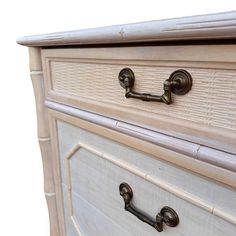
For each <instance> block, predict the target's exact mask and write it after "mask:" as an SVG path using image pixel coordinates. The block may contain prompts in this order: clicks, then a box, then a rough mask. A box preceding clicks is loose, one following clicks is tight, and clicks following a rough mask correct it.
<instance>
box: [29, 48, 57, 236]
mask: <svg viewBox="0 0 236 236" xmlns="http://www.w3.org/2000/svg"><path fill="white" fill-rule="evenodd" d="M29 55H30V71H31V72H30V75H31V79H32V84H33V88H34V93H35V101H36V108H37V120H38V139H39V145H40V149H41V155H42V161H43V169H44V190H45V197H46V200H47V205H48V210H49V219H50V235H51V236H59V235H60V231H59V224H58V212H57V209H58V207H57V199H56V192H55V185H54V176H53V167H52V159H51V154H52V153H51V139H50V133H49V126H48V116H47V112H46V109H45V107H44V100H45V97H44V82H43V72H42V64H41V53H40V49H38V48H29Z"/></svg>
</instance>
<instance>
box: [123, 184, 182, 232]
mask: <svg viewBox="0 0 236 236" xmlns="http://www.w3.org/2000/svg"><path fill="white" fill-rule="evenodd" d="M119 190H120V195H121V196H122V197H123V199H124V202H125V207H124V208H125V210H126V211H129V212H130V213H132V214H133V215H135V216H136V217H137V218H138V219H140V220H141V221H143V222H145V223H147V224H149V225H151V226H152V227H154V228H155V229H156V230H157V231H158V232H162V231H163V223H165V224H166V225H168V226H170V227H175V226H177V225H178V224H179V217H178V215H177V213H176V212H175V211H174V210H173V209H172V208H170V207H168V206H164V207H163V208H162V209H161V211H160V212H159V213H158V214H157V215H156V220H153V219H152V218H151V217H149V216H147V215H145V214H144V213H142V212H141V211H139V210H137V209H136V207H134V206H133V205H132V202H131V200H132V198H133V191H132V188H131V187H130V186H129V185H128V184H127V183H121V184H120V186H119Z"/></svg>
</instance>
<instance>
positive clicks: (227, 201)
mask: <svg viewBox="0 0 236 236" xmlns="http://www.w3.org/2000/svg"><path fill="white" fill-rule="evenodd" d="M57 128H58V139H59V140H58V142H59V149H60V152H59V153H60V164H61V176H62V189H63V199H64V213H65V219H66V228H67V235H68V236H77V235H89V236H106V235H107V236H108V235H111V234H112V235H116V236H124V235H125V236H126V235H127V236H128V235H135V236H138V235H139V236H143V235H150V236H151V235H153V236H154V235H157V234H158V232H157V230H155V229H154V228H153V227H151V226H149V225H148V224H145V223H143V222H142V221H140V220H139V219H138V218H136V217H135V216H134V215H132V214H131V213H130V212H128V211H125V210H124V200H123V198H122V197H121V196H120V193H119V186H120V184H121V183H122V182H126V183H128V184H129V185H130V186H131V187H132V190H133V199H132V204H133V205H134V206H135V207H136V208H137V209H139V210H140V211H141V212H142V213H145V214H147V215H148V216H150V218H151V219H152V220H155V217H156V215H157V213H158V212H159V211H160V210H161V208H162V207H164V206H169V207H171V208H173V209H174V210H175V212H176V213H177V214H178V217H179V224H178V225H177V226H176V227H168V226H167V225H166V224H163V232H162V234H163V235H173V236H177V235H179V236H180V235H181V236H189V235H191V236H195V235H196V236H198V235H201V236H222V235H225V236H234V235H235V230H236V226H235V224H236V202H235V198H236V192H235V189H233V188H230V187H226V186H222V185H220V184H218V183H216V182H213V181H211V180H209V179H207V178H203V177H200V176H198V175H195V174H193V173H192V172H188V171H186V170H183V169H181V168H177V167H176V166H172V165H170V164H168V163H166V162H163V161H160V160H158V159H157V158H154V157H151V156H147V155H146V154H144V153H142V152H138V151H137V150H134V149H131V148H128V147H126V146H124V145H121V144H118V143H115V142H113V141H111V140H108V139H106V138H103V137H101V136H98V135H95V134H93V133H90V132H88V131H86V130H84V129H81V128H79V127H75V126H72V125H70V124H67V123H64V122H61V121H58V122H57Z"/></svg>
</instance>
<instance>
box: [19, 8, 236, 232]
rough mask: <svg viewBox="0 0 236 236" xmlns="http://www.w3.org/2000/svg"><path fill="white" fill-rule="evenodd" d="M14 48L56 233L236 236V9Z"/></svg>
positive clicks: (51, 37)
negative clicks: (24, 68)
mask: <svg viewBox="0 0 236 236" xmlns="http://www.w3.org/2000/svg"><path fill="white" fill-rule="evenodd" d="M17 42H18V43H19V44H21V45H24V46H27V47H28V49H29V57H30V75H31V79H32V84H33V88H34V93H35V100H36V110H37V118H38V139H39V144H40V148H41V153H42V160H43V168H44V179H45V196H46V199H47V204H48V210H49V219H50V235H51V236H111V235H113V236H154V235H163V236H235V235H236V12H227V13H220V14H212V15H203V16H194V17H185V18H178V19H168V20H160V21H151V22H143V23H136V24H128V25H118V26H111V27H103V28H96V29H87V30H78V31H70V32H61V33H52V34H46V35H36V36H26V37H21V38H19V39H18V40H17Z"/></svg>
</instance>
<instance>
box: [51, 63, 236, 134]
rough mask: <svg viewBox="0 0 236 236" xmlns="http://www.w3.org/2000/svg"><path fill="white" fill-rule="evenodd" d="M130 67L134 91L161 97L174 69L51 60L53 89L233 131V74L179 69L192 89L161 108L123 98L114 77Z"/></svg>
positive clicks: (235, 101) (235, 92) (235, 74)
mask: <svg viewBox="0 0 236 236" xmlns="http://www.w3.org/2000/svg"><path fill="white" fill-rule="evenodd" d="M124 67H130V68H131V69H132V70H133V71H134V73H135V77H136V81H135V91H137V92H145V93H153V94H158V95H161V94H162V93H163V82H164V80H165V79H167V78H168V77H169V75H170V74H171V73H172V72H173V71H174V70H177V69H180V68H177V67H160V66H146V65H142V66H133V65H132V66H131V65H126V66H124V65H118V64H117V65H116V64H100V63H96V64H93V63H83V62H59V61H51V75H52V78H51V79H52V85H53V90H54V91H57V92H60V93H63V94H70V95H73V96H78V97H83V98H88V94H90V96H91V94H92V99H94V100H96V101H101V102H104V103H112V104H116V105H119V106H123V107H132V108H135V109H140V110H142V111H146V112H149V113H150V112H151V113H154V114H161V115H166V116H168V117H173V118H180V119H183V120H188V121H194V122H197V123H199V124H205V125H209V126H216V127H222V128H227V129H231V130H235V129H236V71H235V70H222V69H203V68H181V69H186V70H187V71H188V72H190V74H191V75H192V77H193V87H192V90H191V91H190V92H189V93H188V94H186V95H184V96H176V95H173V100H174V103H173V104H172V105H169V106H168V105H165V104H161V103H156V102H148V103H147V102H144V101H139V100H136V99H125V97H124V93H125V91H124V89H123V88H121V86H120V85H119V83H118V74H119V72H120V70H121V69H123V68H124Z"/></svg>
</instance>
